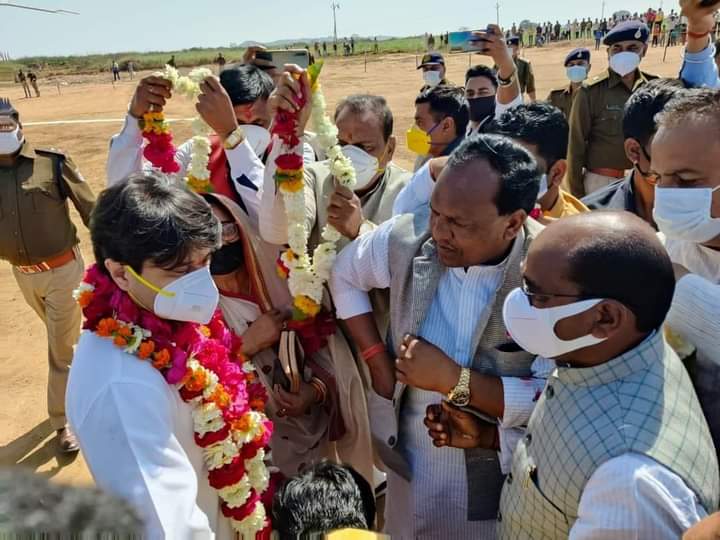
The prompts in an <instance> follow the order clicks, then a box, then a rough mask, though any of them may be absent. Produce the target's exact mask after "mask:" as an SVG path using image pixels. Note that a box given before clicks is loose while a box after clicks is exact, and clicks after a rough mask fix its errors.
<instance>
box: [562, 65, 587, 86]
mask: <svg viewBox="0 0 720 540" xmlns="http://www.w3.org/2000/svg"><path fill="white" fill-rule="evenodd" d="M566 73H567V78H568V79H570V81H571V82H574V83H580V82H583V81H584V80H585V79H587V76H588V70H587V68H586V67H585V66H568V68H567V69H566Z"/></svg>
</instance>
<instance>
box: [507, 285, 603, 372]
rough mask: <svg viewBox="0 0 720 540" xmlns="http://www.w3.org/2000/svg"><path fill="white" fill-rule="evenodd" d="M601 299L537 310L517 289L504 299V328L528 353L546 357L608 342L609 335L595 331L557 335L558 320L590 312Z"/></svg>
mask: <svg viewBox="0 0 720 540" xmlns="http://www.w3.org/2000/svg"><path fill="white" fill-rule="evenodd" d="M600 302H602V299H595V300H582V301H580V302H574V303H572V304H566V305H564V306H556V307H549V308H545V309H538V308H536V307H534V306H533V305H531V304H530V299H529V298H528V296H527V295H526V294H525V293H524V292H523V291H522V289H519V288H518V289H515V290H513V291H511V292H510V294H508V295H507V298H505V304H504V305H503V319H504V320H505V328H507V331H508V333H509V334H510V337H512V339H513V340H514V341H515V342H516V343H517V344H518V345H519V346H520V347H522V348H523V349H524V350H526V351H527V352H529V353H532V354H536V355H539V356H543V357H545V358H557V357H558V356H562V355H563V354H567V353H569V352H572V351H577V350H578V349H584V348H585V347H591V346H593V345H597V344H598V343H602V342H603V341H605V339H606V338H596V337H595V336H593V335H592V334H588V335H587V336H582V337H579V338H576V339H571V340H564V339H560V338H559V337H558V336H557V334H555V325H556V324H557V323H558V321H561V320H562V319H566V318H568V317H572V316H574V315H577V314H579V313H582V312H584V311H587V310H589V309H590V308H592V307H595V306H596V305H598V304H599V303H600Z"/></svg>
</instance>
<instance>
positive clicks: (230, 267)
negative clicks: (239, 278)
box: [210, 240, 245, 276]
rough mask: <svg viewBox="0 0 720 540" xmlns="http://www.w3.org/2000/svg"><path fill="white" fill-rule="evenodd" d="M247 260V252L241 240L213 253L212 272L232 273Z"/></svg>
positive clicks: (215, 273)
mask: <svg viewBox="0 0 720 540" xmlns="http://www.w3.org/2000/svg"><path fill="white" fill-rule="evenodd" d="M244 262H245V252H244V251H243V245H242V242H241V241H239V240H238V241H237V242H233V243H232V244H227V245H226V246H223V247H221V248H220V249H218V250H217V251H216V252H215V253H213V254H212V257H211V259H210V273H211V274H212V275H213V276H223V275H225V274H232V273H233V272H235V271H236V270H237V269H238V268H240V267H241V266H242V265H243V263H244Z"/></svg>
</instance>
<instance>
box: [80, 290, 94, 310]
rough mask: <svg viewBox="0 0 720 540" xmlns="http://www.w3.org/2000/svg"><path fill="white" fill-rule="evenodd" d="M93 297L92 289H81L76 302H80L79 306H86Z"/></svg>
mask: <svg viewBox="0 0 720 540" xmlns="http://www.w3.org/2000/svg"><path fill="white" fill-rule="evenodd" d="M92 299H93V292H92V291H83V292H82V293H80V296H79V297H78V304H80V307H81V308H86V307H88V306H89V305H90V302H92Z"/></svg>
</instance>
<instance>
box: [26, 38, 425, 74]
mask: <svg viewBox="0 0 720 540" xmlns="http://www.w3.org/2000/svg"><path fill="white" fill-rule="evenodd" d="M306 45H307V46H308V47H310V51H311V52H312V51H313V43H310V42H297V43H293V44H289V45H288V47H289V48H299V49H303V48H305V46H306ZM320 46H322V43H320ZM327 46H328V53H331V52H332V42H331V41H328V42H327ZM422 47H423V38H422V36H414V37H404V38H391V39H384V40H382V41H378V49H379V51H380V54H389V53H415V52H418V51H419V50H421V48H422ZM271 48H273V47H271ZM277 48H284V47H277ZM373 51H374V42H373V41H372V40H370V39H356V40H355V54H356V55H363V54H364V53H365V52H367V53H369V54H370V53H373ZM218 52H222V53H223V56H225V58H226V59H227V61H228V63H233V62H240V61H241V60H242V57H243V53H244V52H245V49H244V48H241V47H219V48H199V47H196V48H192V49H184V50H182V51H163V52H143V53H141V52H121V53H116V54H91V55H85V56H36V57H28V58H21V59H19V60H17V61H16V62H15V63H17V64H19V65H22V66H32V67H35V66H37V67H40V66H41V67H42V68H43V69H42V72H41V73H42V75H43V76H45V77H56V76H62V75H70V74H78V73H83V74H88V73H97V72H99V71H106V72H109V71H110V66H111V65H112V62H113V60H117V62H118V64H119V65H120V67H121V69H123V70H124V69H125V67H126V65H127V62H128V61H132V62H133V63H134V64H135V69H136V70H143V69H158V68H161V67H162V66H163V65H165V62H167V61H168V59H169V58H170V56H171V55H175V61H176V63H177V66H178V67H194V66H199V65H203V64H211V63H212V62H213V59H214V58H216V57H217V54H218ZM338 53H339V54H340V55H342V37H340V38H338Z"/></svg>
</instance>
